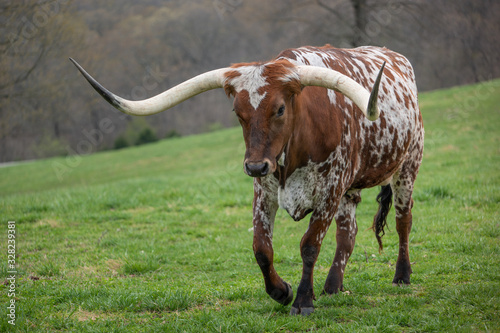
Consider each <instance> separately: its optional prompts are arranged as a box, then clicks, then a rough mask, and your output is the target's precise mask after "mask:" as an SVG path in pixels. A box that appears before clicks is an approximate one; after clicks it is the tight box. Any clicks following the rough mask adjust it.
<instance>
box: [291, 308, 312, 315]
mask: <svg viewBox="0 0 500 333" xmlns="http://www.w3.org/2000/svg"><path fill="white" fill-rule="evenodd" d="M313 312H314V308H313V307H307V308H296V307H294V306H292V309H291V310H290V315H292V316H295V315H298V314H301V315H303V316H309V315H310V314H311V313H313Z"/></svg>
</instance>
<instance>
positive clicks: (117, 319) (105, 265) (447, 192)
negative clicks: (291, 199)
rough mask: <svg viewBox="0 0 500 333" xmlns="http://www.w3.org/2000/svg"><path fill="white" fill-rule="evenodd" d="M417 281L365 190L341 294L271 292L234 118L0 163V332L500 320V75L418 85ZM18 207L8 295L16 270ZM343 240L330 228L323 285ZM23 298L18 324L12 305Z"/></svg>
mask: <svg viewBox="0 0 500 333" xmlns="http://www.w3.org/2000/svg"><path fill="white" fill-rule="evenodd" d="M420 105H421V109H422V113H423V117H424V122H425V127H426V147H425V154H424V161H423V165H422V168H421V170H420V174H419V178H418V180H417V183H416V189H415V194H414V198H415V207H414V210H413V216H414V219H413V229H412V233H411V235H410V236H411V243H410V259H411V261H412V262H413V275H412V285H411V286H408V287H393V286H392V284H391V281H392V277H393V275H394V270H395V266H394V265H395V260H396V256H397V248H398V244H397V234H396V231H395V223H394V212H393V211H392V212H391V215H390V221H391V222H390V223H389V229H390V230H389V231H388V232H387V234H386V236H385V237H384V245H385V248H384V251H383V252H382V253H381V254H379V253H378V246H377V242H376V240H375V237H374V235H373V232H372V231H371V230H368V228H369V227H370V226H371V223H372V222H371V221H372V218H373V215H374V214H375V212H376V203H375V196H376V193H377V192H378V189H376V188H375V189H370V190H365V191H364V192H363V202H362V203H361V204H360V206H359V208H358V213H357V219H358V225H359V226H360V228H359V229H360V231H359V233H358V237H357V242H356V247H355V249H354V253H353V255H352V257H351V259H350V261H349V264H348V266H347V269H346V277H345V281H344V284H345V287H346V289H347V290H348V291H347V292H344V293H340V294H338V295H334V296H328V297H327V296H323V297H318V300H317V301H316V302H315V307H316V311H315V312H314V313H313V314H312V315H311V316H308V317H301V316H295V317H291V316H289V315H288V312H289V310H290V306H286V307H284V306H281V305H279V304H278V303H276V302H274V301H272V300H271V298H270V297H269V296H268V295H267V294H266V293H265V290H264V283H263V279H262V275H261V273H260V270H259V268H258V266H257V264H256V262H255V259H254V257H253V252H252V232H251V231H250V230H249V228H251V226H252V223H251V219H252V216H251V202H252V196H253V190H252V179H251V178H250V177H248V176H245V175H244V174H243V171H242V158H243V153H244V145H243V139H242V135H241V130H240V129H239V128H234V129H228V130H222V131H218V132H214V133H210V134H203V135H196V136H191V137H185V138H180V139H171V140H164V141H161V142H158V143H155V144H150V145H146V146H141V147H139V148H129V149H124V150H120V151H109V152H103V153H98V154H94V155H90V156H82V157H71V158H55V159H48V160H42V161H37V162H32V163H26V164H20V165H16V166H11V167H5V168H0V190H1V193H0V212H1V217H2V222H1V226H2V228H1V229H0V240H1V241H0V253H1V256H0V257H1V258H2V259H1V265H0V268H1V270H0V275H1V280H2V281H5V282H4V284H3V285H2V286H1V290H2V292H1V294H0V300H1V304H2V306H1V308H0V314H1V319H0V331H2V332H5V331H14V330H17V331H20V332H54V331H55V332H57V331H64V332H66V331H73V332H155V331H164V332H205V331H206V332H308V331H314V332H450V331H451V332H454V331H464V332H469V331H472V332H481V331H484V332H495V331H496V332H500V247H499V243H500V213H499V211H500V129H499V128H500V127H499V126H500V80H496V81H491V82H488V83H483V84H480V85H473V86H466V87H457V88H453V89H449V90H443V91H435V92H430V93H424V94H421V95H420ZM8 221H15V232H16V234H15V235H16V238H15V241H16V243H15V245H16V259H15V260H16V265H17V274H15V297H9V296H8V293H9V289H10V287H11V285H10V283H9V281H10V280H7V277H9V276H10V274H9V273H8V272H9V270H10V269H9V267H8V261H7V260H8V258H7V254H8V249H7V240H8V230H9V227H8ZM307 224H308V222H307V220H303V221H301V222H298V223H296V222H293V220H292V219H291V218H290V217H288V216H287V215H286V213H284V212H283V211H279V213H278V217H277V221H276V226H275V233H274V235H275V239H274V245H275V262H276V268H277V270H278V272H279V273H280V275H281V276H282V277H283V278H284V279H285V280H287V281H289V282H290V283H292V286H293V288H294V292H295V291H296V288H297V285H298V282H299V280H300V276H301V267H302V263H301V258H300V253H299V242H300V239H301V237H302V235H303V233H304V232H305V230H306V228H307ZM334 251H335V240H334V231H333V232H332V231H330V233H329V234H328V235H327V236H326V238H325V241H324V243H323V247H322V252H321V254H320V257H319V259H318V262H317V265H316V271H315V290H316V294H317V295H319V293H320V291H321V288H322V286H323V284H324V281H325V278H326V276H327V274H328V270H329V267H330V265H331V262H332V260H333V255H334ZM12 300H14V301H15V306H16V311H15V315H16V318H15V323H16V325H15V327H14V326H12V325H10V324H9V323H8V320H10V319H9V317H8V316H7V314H8V313H9V309H8V308H7V306H8V305H9V304H11V303H10V302H11V301H12Z"/></svg>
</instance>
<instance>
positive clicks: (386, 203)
mask: <svg viewBox="0 0 500 333" xmlns="http://www.w3.org/2000/svg"><path fill="white" fill-rule="evenodd" d="M377 202H378V211H377V214H376V215H375V217H374V218H373V227H372V229H373V231H374V232H375V237H376V238H377V242H378V246H379V251H382V250H383V248H384V246H383V245H382V236H384V235H385V231H384V228H385V227H386V226H387V215H389V211H390V210H391V206H392V189H391V185H385V186H382V188H381V190H380V193H379V194H378V195H377Z"/></svg>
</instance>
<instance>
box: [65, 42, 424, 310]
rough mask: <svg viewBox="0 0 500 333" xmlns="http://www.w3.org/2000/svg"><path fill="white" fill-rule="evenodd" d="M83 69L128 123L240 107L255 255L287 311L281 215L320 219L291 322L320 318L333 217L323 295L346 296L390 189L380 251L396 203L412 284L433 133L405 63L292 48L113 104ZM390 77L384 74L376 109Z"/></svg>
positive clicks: (402, 254)
mask: <svg viewBox="0 0 500 333" xmlns="http://www.w3.org/2000/svg"><path fill="white" fill-rule="evenodd" d="M73 62H74V61H73ZM74 63H75V65H76V66H77V67H78V69H79V70H80V71H81V72H82V74H83V75H84V76H85V77H86V79H87V80H88V81H89V82H90V84H92V86H93V87H94V88H95V89H96V90H97V91H98V92H99V93H100V94H101V95H102V96H103V97H104V98H105V99H106V100H107V101H108V102H109V103H111V104H112V105H113V106H114V107H116V108H118V109H119V110H121V111H123V112H125V113H127V114H132V115H149V114H154V113H158V112H161V111H164V110H166V109H168V108H170V107H172V106H174V105H176V104H178V103H180V102H182V101H184V100H186V99H188V98H190V97H192V96H194V95H196V94H199V93H201V92H204V91H207V90H210V89H215V88H223V89H224V90H225V92H226V94H227V95H228V96H233V97H234V111H235V113H236V116H237V117H238V119H239V122H240V124H241V127H242V129H243V136H244V140H245V144H246V153H245V159H244V171H245V172H246V173H247V174H248V175H249V176H252V177H255V180H254V200H253V226H254V238H253V250H254V253H255V258H256V259H257V263H258V264H259V266H260V268H261V270H262V274H263V275H264V282H265V287H266V291H267V293H268V294H269V295H270V296H271V297H272V298H273V299H274V300H276V301H277V302H279V303H281V304H284V305H286V304H289V303H290V302H291V301H292V299H293V293H292V288H291V286H290V284H288V283H286V282H285V281H283V280H282V279H281V278H280V276H279V275H278V274H277V273H276V270H275V268H274V265H273V246H272V237H273V226H274V218H275V214H276V211H277V209H278V207H282V208H284V209H286V211H287V212H288V213H289V214H290V216H291V217H292V218H293V219H294V220H296V221H298V220H301V219H303V218H304V217H305V216H306V215H308V214H309V213H312V214H311V219H310V222H309V228H308V229H307V231H306V233H305V234H304V236H303V238H302V241H301V243H300V251H301V256H302V260H303V271H302V279H301V280H300V283H299V286H298V288H297V297H296V298H295V301H294V302H293V305H292V309H291V314H299V313H300V314H303V315H307V314H309V313H311V312H312V311H313V310H314V307H313V300H314V299H315V296H314V291H313V269H314V264H315V262H316V259H317V257H318V254H319V251H320V248H321V243H322V241H323V238H324V236H325V234H326V232H327V230H328V228H329V226H330V223H331V222H332V220H333V218H335V221H336V223H337V233H336V240H337V249H336V252H335V257H334V259H333V264H332V266H331V269H330V272H329V274H328V277H327V279H326V283H325V286H324V289H323V292H324V293H327V294H333V293H337V292H338V291H339V290H343V288H344V287H343V278H344V269H345V267H346V264H347V260H348V259H349V256H350V255H351V253H352V251H353V248H354V242H355V237H356V233H357V231H358V227H357V223H356V215H355V212H356V206H357V205H358V203H359V202H360V201H361V197H360V192H361V190H362V189H364V188H369V187H373V186H376V185H382V190H381V192H380V194H379V196H378V197H377V199H378V201H379V210H378V212H377V214H376V215H375V218H374V222H373V227H374V230H375V234H376V237H377V240H378V242H379V246H380V249H382V242H381V237H382V235H383V234H384V226H385V223H386V222H385V221H386V217H387V213H388V211H389V209H390V206H391V203H392V201H393V200H392V196H394V206H395V209H396V230H397V232H398V234H399V255H398V259H397V264H396V273H395V276H394V280H393V283H394V284H401V283H404V284H409V283H410V274H411V272H412V271H411V267H410V259H409V254H408V253H409V251H408V250H409V249H408V242H409V240H408V235H409V232H410V229H411V225H412V214H411V209H412V206H413V200H412V192H413V184H414V182H415V179H416V176H417V172H418V169H419V167H420V163H421V160H422V151H423V140H424V130H423V124H422V117H421V114H420V111H419V107H418V101H417V87H416V84H415V77H414V74H413V69H412V67H411V65H410V63H409V62H408V60H407V59H406V58H404V57H403V56H401V55H400V54H398V53H395V52H392V51H390V50H387V49H385V48H378V47H359V48H356V49H337V48H333V47H331V46H330V45H326V46H324V47H301V48H298V49H289V50H285V51H283V52H282V53H281V54H280V55H278V57H276V58H275V59H274V60H272V61H269V62H265V63H241V64H235V65H232V66H231V67H228V68H222V69H218V70H214V71H211V72H207V73H204V74H201V75H199V76H197V77H195V78H192V79H190V80H188V81H186V82H184V83H181V84H180V85H178V86H176V87H174V88H171V89H169V90H167V91H165V92H164V93H162V94H159V95H157V96H155V97H152V98H150V99H147V100H143V101H128V100H125V99H123V98H120V97H118V96H116V95H114V94H113V93H111V92H109V91H108V90H106V89H105V88H104V87H102V86H101V85H100V84H99V83H98V82H97V81H95V80H94V79H93V78H92V77H90V76H89V75H88V74H87V73H86V72H85V71H84V70H83V69H82V68H81V67H80V66H79V65H78V64H77V63H76V62H74ZM384 64H385V70H384V69H383V67H384ZM380 68H382V69H381V70H380V74H381V73H382V71H383V74H384V75H383V76H382V79H381V88H380V91H379V92H378V96H379V97H378V106H377V91H378V83H379V82H376V80H377V72H378V71H379V69H380ZM380 74H379V75H378V80H379V81H380V77H381V75H380ZM370 87H374V88H373V92H372V95H371V96H370V94H369V93H368V91H367V89H369V88H370ZM346 97H347V98H346ZM379 108H380V110H381V111H382V112H381V113H380V117H379V111H378V109H379Z"/></svg>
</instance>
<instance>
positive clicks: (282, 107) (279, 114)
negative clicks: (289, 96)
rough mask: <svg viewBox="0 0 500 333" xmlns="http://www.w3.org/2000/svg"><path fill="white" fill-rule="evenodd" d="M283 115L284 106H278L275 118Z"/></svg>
mask: <svg viewBox="0 0 500 333" xmlns="http://www.w3.org/2000/svg"><path fill="white" fill-rule="evenodd" d="M284 114H285V106H284V105H282V106H280V108H279V109H278V112H277V113H276V116H277V117H281V116H282V115H284Z"/></svg>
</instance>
